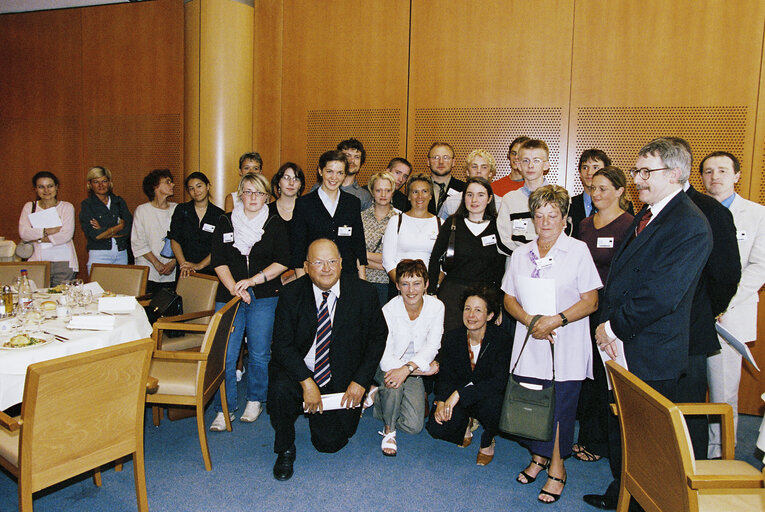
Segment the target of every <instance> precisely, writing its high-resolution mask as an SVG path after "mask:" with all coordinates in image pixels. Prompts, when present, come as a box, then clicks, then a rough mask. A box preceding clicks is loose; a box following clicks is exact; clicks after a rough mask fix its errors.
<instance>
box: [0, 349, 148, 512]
mask: <svg viewBox="0 0 765 512" xmlns="http://www.w3.org/2000/svg"><path fill="white" fill-rule="evenodd" d="M153 347H154V343H153V341H152V340H151V339H148V338H146V339H143V340H138V341H132V342H129V343H121V344H119V345H114V346H111V347H107V348H102V349H98V350H92V351H89V352H83V353H80V354H74V355H71V356H66V357H62V358H58V359H51V360H49V361H43V362H40V363H34V364H32V365H30V366H29V367H28V368H27V373H26V382H25V384H24V399H23V402H22V404H21V416H20V417H16V418H10V417H8V416H7V415H6V414H5V413H2V412H0V424H2V426H3V427H4V428H0V465H2V466H3V467H4V468H5V469H7V470H8V471H9V472H10V473H11V474H12V475H14V476H15V477H16V478H17V479H18V482H19V510H22V511H31V510H32V493H34V492H37V491H39V490H41V489H45V488H46V487H50V486H51V485H54V484H57V483H59V482H62V481H64V480H66V479H68V478H71V477H73V476H76V475H79V474H81V473H83V472H85V471H89V470H95V473H94V475H93V479H94V481H95V483H96V485H99V486H100V485H101V474H100V472H99V468H100V467H101V466H102V465H104V464H107V463H109V462H112V461H115V460H118V459H122V458H123V457H125V456H128V455H132V456H133V476H134V479H135V489H136V500H137V503H138V510H141V511H144V510H148V509H149V508H148V503H147V498H146V477H145V474H144V455H143V420H144V408H145V405H144V404H145V398H144V397H145V395H146V387H147V376H148V373H149V363H150V360H151V353H152V348H153ZM6 505H7V504H6ZM3 508H4V509H6V508H5V507H3Z"/></svg>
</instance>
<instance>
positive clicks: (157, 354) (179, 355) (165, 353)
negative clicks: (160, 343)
mask: <svg viewBox="0 0 765 512" xmlns="http://www.w3.org/2000/svg"><path fill="white" fill-rule="evenodd" d="M152 358H154V359H164V360H166V361H206V360H207V356H206V355H203V354H200V353H199V352H189V351H186V350H178V351H171V350H155V351H154V354H153V355H152Z"/></svg>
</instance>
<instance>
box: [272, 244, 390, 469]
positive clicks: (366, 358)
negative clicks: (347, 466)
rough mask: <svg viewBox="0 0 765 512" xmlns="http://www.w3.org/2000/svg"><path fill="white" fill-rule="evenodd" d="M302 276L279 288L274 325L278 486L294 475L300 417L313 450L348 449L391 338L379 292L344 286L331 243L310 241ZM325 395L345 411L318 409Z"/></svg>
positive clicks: (361, 284) (351, 283)
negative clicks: (333, 395)
mask: <svg viewBox="0 0 765 512" xmlns="http://www.w3.org/2000/svg"><path fill="white" fill-rule="evenodd" d="M304 269H305V272H306V273H307V274H308V276H303V277H301V278H299V279H297V280H296V281H294V282H292V283H290V284H288V285H287V286H285V287H284V288H283V289H282V292H281V294H280V295H279V303H278V305H277V306H276V318H275V320H274V333H273V342H272V347H271V363H270V365H269V377H268V379H269V380H268V413H269V415H270V417H271V425H272V426H273V428H274V431H275V433H276V435H275V438H274V452H276V453H277V454H278V456H277V458H276V463H275V464H274V477H275V478H276V479H277V480H287V479H289V478H290V477H291V476H292V471H293V468H292V467H293V462H294V460H295V421H296V420H297V418H298V416H300V415H301V414H302V413H303V412H307V413H308V414H309V420H308V421H309V426H310V429H311V442H312V443H313V445H314V446H315V447H316V449H317V450H319V451H321V452H327V453H334V452H336V451H338V450H340V449H341V448H342V447H343V446H345V445H346V444H347V443H348V439H349V438H350V437H351V436H352V435H353V434H354V433H355V432H356V427H357V426H358V423H359V418H360V417H361V408H360V407H359V406H360V405H361V402H362V401H363V399H364V392H365V391H366V389H367V388H368V387H369V385H370V383H371V382H372V378H373V377H374V374H375V370H376V369H377V365H378V364H379V363H380V358H381V357H382V354H383V351H384V350H385V340H386V337H387V335H388V328H387V326H386V324H385V319H384V317H383V315H382V310H381V309H380V304H379V302H378V299H377V291H376V290H375V288H374V287H373V286H372V285H371V284H369V283H367V282H366V281H361V280H359V279H358V278H356V277H355V276H353V275H343V276H342V279H341V277H340V274H341V269H342V259H341V258H340V252H339V251H338V249H337V246H336V245H335V244H334V243H333V242H332V241H330V240H327V239H320V240H316V241H315V242H313V243H312V244H311V245H310V246H309V248H308V255H307V257H306V261H305V263H304ZM327 347H328V348H327ZM330 393H342V399H341V405H342V406H343V407H344V409H343V408H341V409H337V410H333V411H324V410H323V406H322V395H326V394H330Z"/></svg>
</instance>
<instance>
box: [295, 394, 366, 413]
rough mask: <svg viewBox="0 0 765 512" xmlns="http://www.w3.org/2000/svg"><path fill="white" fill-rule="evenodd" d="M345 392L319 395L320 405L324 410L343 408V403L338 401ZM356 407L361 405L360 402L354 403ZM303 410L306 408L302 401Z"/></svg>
mask: <svg viewBox="0 0 765 512" xmlns="http://www.w3.org/2000/svg"><path fill="white" fill-rule="evenodd" d="M344 394H345V393H328V394H326V395H321V407H322V410H324V411H335V410H337V409H345V406H344V405H340V401H341V400H342V399H343V395H344ZM356 407H361V404H360V403H359V404H356ZM303 410H304V411H305V410H306V407H305V402H303Z"/></svg>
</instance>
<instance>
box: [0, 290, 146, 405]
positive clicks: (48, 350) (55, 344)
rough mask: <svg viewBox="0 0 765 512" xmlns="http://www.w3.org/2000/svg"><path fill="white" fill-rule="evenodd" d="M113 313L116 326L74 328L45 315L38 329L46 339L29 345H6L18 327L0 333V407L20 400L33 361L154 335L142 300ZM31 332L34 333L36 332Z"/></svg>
mask: <svg viewBox="0 0 765 512" xmlns="http://www.w3.org/2000/svg"><path fill="white" fill-rule="evenodd" d="M79 313H80V314H84V315H88V314H90V315H96V314H97V313H98V306H97V305H96V304H90V305H89V306H88V307H87V308H86V309H85V310H82V311H80V312H79ZM113 317H114V324H113V328H110V329H108V330H89V329H72V328H70V327H67V326H68V325H69V324H68V322H67V321H64V320H62V319H59V318H56V317H55V316H54V317H52V318H46V319H44V320H42V322H41V324H40V326H39V329H35V330H39V332H40V333H44V334H43V336H44V337H45V338H46V343H43V344H40V345H33V346H29V347H22V348H9V347H5V346H3V345H4V343H5V342H7V341H8V340H9V339H10V337H11V336H12V335H14V334H16V333H18V332H20V328H18V327H17V328H16V329H15V330H14V331H11V332H8V333H4V334H0V410H5V409H7V408H8V407H10V406H12V405H15V404H18V403H20V402H21V400H22V398H23V396H24V381H25V379H26V373H27V367H28V366H29V365H31V364H34V363H39V362H41V361H48V360H50V359H56V358H59V357H63V356H68V355H71V354H78V353H81V352H87V351H89V350H95V349H99V348H104V347H110V346H112V345H117V344H120V343H126V342H128V341H134V340H138V339H142V338H148V337H150V336H151V332H152V327H151V324H150V323H149V320H148V319H147V318H146V313H145V312H144V309H143V307H141V306H140V305H139V304H137V303H136V305H135V308H134V309H133V310H131V311H129V312H125V313H122V314H115V315H113ZM31 335H33V336H34V332H33V333H31Z"/></svg>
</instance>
